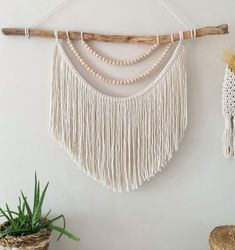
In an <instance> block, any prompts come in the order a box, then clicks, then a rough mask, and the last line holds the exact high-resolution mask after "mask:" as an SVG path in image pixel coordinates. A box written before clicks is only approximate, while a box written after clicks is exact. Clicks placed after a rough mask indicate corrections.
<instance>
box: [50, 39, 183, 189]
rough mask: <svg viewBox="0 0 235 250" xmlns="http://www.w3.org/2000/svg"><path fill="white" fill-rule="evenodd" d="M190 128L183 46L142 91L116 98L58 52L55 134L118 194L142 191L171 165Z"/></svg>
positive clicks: (90, 173)
mask: <svg viewBox="0 0 235 250" xmlns="http://www.w3.org/2000/svg"><path fill="white" fill-rule="evenodd" d="M186 125H187V77H186V67H185V54H184V47H183V44H182V42H181V41H180V42H179V43H178V45H177V47H176V49H175V51H174V53H173V55H172V56H171V58H170V59H169V61H168V63H167V65H166V66H165V67H164V69H163V70H162V71H161V73H160V74H159V75H158V76H157V77H156V78H155V79H154V80H153V81H152V82H151V83H150V84H149V85H148V87H146V88H145V89H143V90H142V91H140V92H139V93H137V94H135V95H132V96H129V97H111V96H108V95H105V94H103V93H101V92H99V91H98V90H96V89H94V88H93V87H92V86H91V85H90V84H89V83H88V82H87V81H86V80H85V79H84V78H83V77H82V76H81V75H80V74H79V72H78V71H77V70H76V69H75V67H74V66H73V64H72V62H71V61H70V59H69V58H68V56H67V55H66V53H65V51H64V49H63V47H62V45H61V44H60V42H59V41H57V43H56V45H55V51H54V64H53V81H52V95H51V119H50V131H51V134H52V136H53V137H54V138H56V139H57V140H58V141H59V142H60V144H61V145H63V146H64V147H65V149H66V150H67V151H68V152H69V153H70V155H71V156H72V158H73V159H74V161H75V162H76V163H78V165H79V166H80V167H81V168H82V169H83V170H84V171H85V172H86V174H87V175H88V176H90V177H92V178H93V179H95V180H97V181H98V182H100V183H102V184H103V185H104V186H105V187H107V188H111V189H112V190H114V191H119V192H121V191H129V190H134V189H137V188H138V187H139V186H140V185H141V184H143V182H144V181H147V180H150V178H151V177H153V176H155V175H156V174H157V173H158V172H159V171H161V170H162V168H163V167H164V166H165V165H166V163H167V161H169V160H170V159H171V157H172V154H173V152H174V151H175V150H178V146H179V143H180V141H181V139H182V138H183V136H184V131H185V128H186Z"/></svg>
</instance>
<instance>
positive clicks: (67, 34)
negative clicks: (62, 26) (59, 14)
mask: <svg viewBox="0 0 235 250" xmlns="http://www.w3.org/2000/svg"><path fill="white" fill-rule="evenodd" d="M65 32H66V36H67V40H70V36H69V31H68V30H66V31H65Z"/></svg>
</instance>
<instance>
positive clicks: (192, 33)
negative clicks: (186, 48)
mask: <svg viewBox="0 0 235 250" xmlns="http://www.w3.org/2000/svg"><path fill="white" fill-rule="evenodd" d="M190 33H191V38H192V39H195V38H197V30H196V29H192V30H191V31H190Z"/></svg>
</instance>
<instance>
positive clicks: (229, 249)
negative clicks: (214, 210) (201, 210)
mask: <svg viewBox="0 0 235 250" xmlns="http://www.w3.org/2000/svg"><path fill="white" fill-rule="evenodd" d="M209 244H210V249H211V250H234V249H235V226H233V225H232V226H231V225H229V226H219V227H216V228H215V229H214V230H213V231H212V232H211V233H210V237H209Z"/></svg>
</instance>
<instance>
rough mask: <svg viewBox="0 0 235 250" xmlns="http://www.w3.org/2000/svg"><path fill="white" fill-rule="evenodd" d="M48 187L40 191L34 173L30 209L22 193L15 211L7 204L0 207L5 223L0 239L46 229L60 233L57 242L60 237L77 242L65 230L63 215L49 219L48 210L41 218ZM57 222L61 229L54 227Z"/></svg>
mask: <svg viewBox="0 0 235 250" xmlns="http://www.w3.org/2000/svg"><path fill="white" fill-rule="evenodd" d="M48 186H49V182H48V183H47V184H46V186H45V187H44V189H43V190H42V191H41V187H40V181H39V180H38V178H37V174H36V173H35V184H34V200H33V206H32V207H30V205H29V202H28V200H27V197H26V196H25V195H24V193H23V192H22V191H21V196H20V197H19V203H18V206H17V209H16V211H13V210H11V209H10V208H9V206H8V204H6V207H5V208H4V209H3V208H2V207H0V217H3V218H4V220H5V222H6V223H4V226H2V227H1V228H0V239H2V238H4V237H6V236H24V235H30V234H34V233H37V232H39V231H40V230H42V229H48V230H55V231H57V232H59V233H60V235H59V237H58V240H59V239H60V237H61V236H62V235H66V236H68V237H69V238H71V239H73V240H75V241H79V238H78V237H77V236H75V235H73V234H72V233H70V232H68V231H67V230H66V229H65V225H66V223H65V217H64V215H62V214H61V215H59V216H57V217H55V218H53V219H49V214H50V212H51V210H50V211H49V212H48V213H47V214H46V215H44V216H43V214H42V207H43V202H44V199H45V195H46V192H47V189H48ZM57 220H62V221H63V227H59V226H56V225H54V222H55V221H57Z"/></svg>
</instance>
